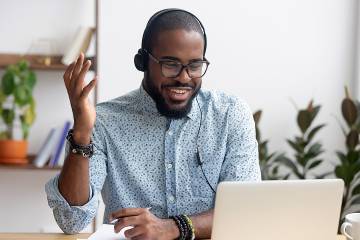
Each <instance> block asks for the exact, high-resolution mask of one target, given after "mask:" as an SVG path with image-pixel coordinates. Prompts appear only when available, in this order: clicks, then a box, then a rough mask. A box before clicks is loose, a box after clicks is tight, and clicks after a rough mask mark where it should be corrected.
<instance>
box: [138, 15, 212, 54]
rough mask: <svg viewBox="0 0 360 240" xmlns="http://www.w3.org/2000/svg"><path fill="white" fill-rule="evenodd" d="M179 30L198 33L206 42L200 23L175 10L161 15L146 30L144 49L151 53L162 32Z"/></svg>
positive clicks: (190, 16) (191, 16) (192, 17)
mask: <svg viewBox="0 0 360 240" xmlns="http://www.w3.org/2000/svg"><path fill="white" fill-rule="evenodd" d="M177 29H184V30H186V31H195V32H198V33H200V34H201V35H202V36H203V40H204V41H205V38H204V32H203V29H202V27H201V25H200V23H199V21H198V20H197V19H196V18H195V17H194V16H193V15H191V14H190V13H188V12H185V11H181V10H174V11H170V12H166V13H163V14H161V15H160V16H158V17H156V18H155V19H154V20H153V21H152V22H151V25H150V26H148V29H147V30H145V31H146V35H144V37H145V38H144V46H143V48H144V49H146V50H147V51H150V52H151V50H152V48H153V47H154V44H155V41H156V40H157V36H158V35H159V34H160V33H161V32H164V31H169V30H177Z"/></svg>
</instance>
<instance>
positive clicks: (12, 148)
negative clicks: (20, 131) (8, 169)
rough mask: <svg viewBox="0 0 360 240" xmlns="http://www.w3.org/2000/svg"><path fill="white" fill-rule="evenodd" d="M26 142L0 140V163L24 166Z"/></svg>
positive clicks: (26, 161)
mask: <svg viewBox="0 0 360 240" xmlns="http://www.w3.org/2000/svg"><path fill="white" fill-rule="evenodd" d="M27 149H28V142H27V141H25V140H20V141H19V140H16V141H15V140H0V163H6V164H26V163H28V162H29V160H28V159H27Z"/></svg>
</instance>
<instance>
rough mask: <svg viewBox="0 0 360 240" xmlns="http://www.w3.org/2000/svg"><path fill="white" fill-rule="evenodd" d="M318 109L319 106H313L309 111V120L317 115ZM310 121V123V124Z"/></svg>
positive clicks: (312, 119)
mask: <svg viewBox="0 0 360 240" xmlns="http://www.w3.org/2000/svg"><path fill="white" fill-rule="evenodd" d="M320 109H321V106H315V107H314V108H313V109H312V110H311V111H310V115H311V122H312V121H314V119H315V118H316V116H317V115H318V113H319V111H320ZM311 122H310V124H311Z"/></svg>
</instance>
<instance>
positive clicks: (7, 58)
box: [0, 53, 95, 71]
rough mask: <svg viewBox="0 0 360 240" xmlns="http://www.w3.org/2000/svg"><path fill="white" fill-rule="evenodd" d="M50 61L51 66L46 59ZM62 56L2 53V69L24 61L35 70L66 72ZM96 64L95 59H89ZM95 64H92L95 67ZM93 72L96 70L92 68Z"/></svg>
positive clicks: (0, 62) (0, 55)
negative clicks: (46, 62)
mask: <svg viewBox="0 0 360 240" xmlns="http://www.w3.org/2000/svg"><path fill="white" fill-rule="evenodd" d="M46 58H48V59H50V64H48V65H46V64H45V63H44V62H45V59H46ZM61 58H62V56H44V55H20V54H3V53H0V69H5V68H6V67H7V66H8V65H10V64H15V63H17V62H18V61H20V60H22V59H24V60H27V61H28V62H29V63H30V67H31V69H33V70H44V71H65V69H66V68H67V66H66V65H64V64H62V63H61ZM88 59H89V60H91V61H92V62H94V60H95V58H94V57H91V58H88ZM94 65H95V64H92V66H94ZM91 70H94V69H93V68H91Z"/></svg>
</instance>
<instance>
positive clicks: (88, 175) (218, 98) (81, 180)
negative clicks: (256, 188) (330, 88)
mask: <svg viewBox="0 0 360 240" xmlns="http://www.w3.org/2000/svg"><path fill="white" fill-rule="evenodd" d="M205 51H206V34H205V29H204V28H203V26H202V24H201V22H200V21H199V20H198V19H197V18H196V17H195V16H194V15H192V14H191V13H189V12H186V11H184V10H179V9H167V10H163V11H160V12H158V13H156V14H155V15H154V16H153V17H152V18H151V19H150V20H149V23H148V25H147V27H146V29H145V31H144V35H143V42H142V48H141V49H140V50H139V52H138V54H137V55H136V56H135V65H136V67H137V69H138V70H141V71H144V79H143V81H142V84H141V86H140V88H139V89H138V90H135V91H132V92H130V93H129V94H127V95H125V96H121V97H119V98H116V99H114V100H111V101H109V102H105V103H101V104H98V105H97V107H96V111H95V108H94V107H93V106H92V105H91V104H90V103H89V102H88V100H87V97H88V94H89V92H90V91H91V90H92V89H93V87H94V86H95V84H96V79H94V80H93V81H91V82H90V83H89V84H88V85H86V86H85V84H84V77H85V74H86V72H87V71H88V70H89V68H90V65H91V63H90V62H89V61H85V62H84V56H83V54H81V55H80V57H79V58H78V59H77V61H76V62H75V63H73V64H71V65H70V66H69V67H68V69H67V70H66V72H65V74H64V81H65V85H66V88H67V91H68V95H69V99H70V102H71V107H72V110H73V115H74V128H73V131H72V132H70V134H69V135H68V140H69V143H68V147H69V148H70V153H69V154H68V156H67V158H66V160H65V164H64V167H63V169H62V171H61V173H60V175H59V176H56V177H55V178H54V179H52V180H50V181H49V182H48V183H47V185H46V191H47V195H48V201H49V205H50V207H51V208H53V212H54V216H55V219H56V221H57V223H58V224H59V226H60V227H61V229H62V230H63V231H64V232H66V233H77V232H79V231H81V230H82V229H83V228H84V227H86V226H87V225H88V224H89V223H90V222H91V220H92V219H93V217H94V216H95V214H96V211H97V207H98V194H99V193H100V191H101V194H102V197H103V200H104V203H105V206H106V208H105V217H104V223H109V222H110V221H112V220H114V219H115V220H116V221H115V225H114V228H115V231H116V232H118V231H120V230H121V229H123V228H124V227H128V226H132V227H133V228H132V229H129V230H126V231H125V236H126V237H128V238H131V239H176V238H179V239H192V238H194V237H195V236H196V238H210V235H211V226H212V219H213V207H214V197H215V190H216V186H217V184H218V183H219V182H221V181H258V180H260V169H259V165H258V154H257V142H256V139H255V128H254V122H253V119H252V114H251V111H250V109H249V107H248V106H247V105H246V104H245V103H244V102H243V101H240V100H238V99H237V98H235V97H231V96H228V95H225V94H223V93H216V92H210V91H203V90H202V89H201V82H202V77H203V75H204V74H205V73H206V70H207V67H208V65H209V62H208V61H207V60H206V58H205ZM122 81H128V79H122ZM92 148H93V151H92Z"/></svg>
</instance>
